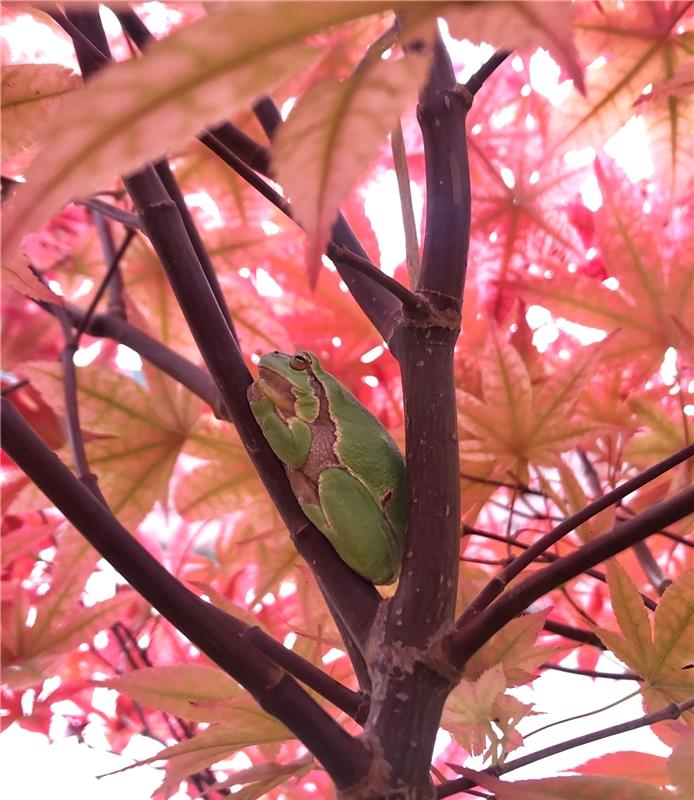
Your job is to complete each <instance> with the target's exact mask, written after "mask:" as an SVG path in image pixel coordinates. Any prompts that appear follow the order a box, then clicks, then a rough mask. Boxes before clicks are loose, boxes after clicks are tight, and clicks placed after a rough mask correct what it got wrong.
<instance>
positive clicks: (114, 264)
mask: <svg viewBox="0 0 694 800" xmlns="http://www.w3.org/2000/svg"><path fill="white" fill-rule="evenodd" d="M134 236H135V231H134V230H132V229H130V230H128V231H126V234H125V237H124V238H123V241H122V242H121V244H120V247H119V248H118V250H116V252H115V254H114V256H113V261H111V263H110V264H109V266H108V269H107V270H106V275H105V276H104V279H103V280H102V281H101V285H100V286H99V288H98V289H97V290H96V292H95V293H94V297H92V300H91V303H90V304H89V306H88V308H87V310H86V311H85V313H84V317H83V318H82V321H81V322H80V323H79V325H78V326H77V330H76V331H75V334H74V336H73V337H72V344H73V345H74V347H75V349H77V348H78V347H79V343H80V338H81V337H82V334H83V333H84V332H85V330H86V329H87V328H88V327H89V325H90V323H91V321H92V317H93V316H94V312H95V311H96V307H97V306H98V305H99V301H100V300H101V298H102V297H103V294H104V292H105V291H106V287H107V286H108V284H109V281H110V280H111V278H112V277H113V276H114V274H115V273H116V270H117V269H118V267H119V265H120V262H121V260H122V258H123V256H124V255H125V254H126V252H127V250H128V247H130V242H132V240H133V237H134Z"/></svg>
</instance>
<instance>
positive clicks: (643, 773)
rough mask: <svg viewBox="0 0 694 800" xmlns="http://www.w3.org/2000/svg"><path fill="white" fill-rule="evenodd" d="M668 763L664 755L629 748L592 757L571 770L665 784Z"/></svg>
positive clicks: (584, 773)
mask: <svg viewBox="0 0 694 800" xmlns="http://www.w3.org/2000/svg"><path fill="white" fill-rule="evenodd" d="M666 764H667V761H666V759H664V758H662V756H654V755H653V754H652V753H639V752H636V751H633V750H627V751H623V752H619V753H606V754H605V755H604V756H598V757H597V758H591V759H590V761H586V762H585V764H581V765H580V766H578V767H572V768H571V771H572V772H580V773H581V774H582V775H610V776H612V777H621V778H634V779H636V780H642V781H648V783H654V784H655V785H656V786H665V785H666V784H667V783H669V780H668V774H667V771H666V768H665V766H666Z"/></svg>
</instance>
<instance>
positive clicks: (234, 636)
mask: <svg viewBox="0 0 694 800" xmlns="http://www.w3.org/2000/svg"><path fill="white" fill-rule="evenodd" d="M0 403H1V410H2V417H1V419H2V439H3V448H4V449H5V451H6V452H7V454H8V455H9V456H10V458H12V459H13V460H14V461H15V462H16V464H17V465H18V466H19V468H20V469H22V470H23V471H24V472H25V473H26V474H27V476H28V477H29V478H30V479H31V480H32V481H33V482H34V483H35V484H36V485H37V486H38V487H39V488H40V489H41V491H42V492H43V493H44V494H45V495H46V497H48V499H49V500H50V501H51V502H52V503H54V504H55V506H56V507H57V508H58V509H60V511H62V512H63V514H64V515H65V516H66V518H67V519H68V520H69V521H70V522H71V523H72V524H73V525H74V526H75V527H76V528H77V529H78V530H79V531H80V532H81V533H82V535H83V536H84V537H85V538H86V539H87V541H88V542H89V543H90V544H91V545H92V546H93V547H95V548H96V549H97V550H98V551H99V553H101V555H102V556H103V557H104V558H105V559H106V560H107V561H108V562H109V563H110V564H111V565H112V566H113V567H114V568H115V569H116V570H117V571H118V572H119V573H120V574H121V575H122V576H123V577H124V578H125V580H127V581H128V583H129V584H130V585H131V586H132V587H133V588H134V589H135V590H136V591H137V592H139V593H140V594H141V595H142V596H143V597H144V598H145V599H146V600H147V601H148V602H150V603H151V604H152V605H153V606H154V608H156V609H157V610H158V611H159V612H160V613H161V614H162V616H164V617H166V619H168V620H169V621H170V622H171V623H172V624H173V625H174V626H175V627H176V628H178V630H180V631H181V632H182V633H183V634H184V635H185V636H186V637H187V638H188V639H189V640H190V641H191V642H192V643H193V644H195V645H196V646H197V647H199V648H200V650H202V651H203V652H204V653H205V654H206V655H207V656H209V658H211V659H212V661H214V662H215V663H216V664H218V665H219V666H220V667H221V668H222V669H223V670H224V671H225V672H227V673H228V674H229V675H231V676H232V677H233V678H234V679H235V680H237V681H238V682H239V683H240V684H241V685H242V686H244V687H245V688H246V689H248V691H249V692H251V694H252V695H253V696H254V697H255V698H256V700H257V701H258V703H259V704H260V705H261V707H262V708H263V709H265V710H266V711H267V712H268V713H269V714H272V715H273V716H275V717H277V719H279V720H281V721H282V722H283V723H284V724H285V725H287V727H288V728H290V730H292V731H293V732H294V734H295V735H296V736H297V737H298V738H299V739H300V740H301V741H302V742H303V743H304V744H305V745H306V747H307V748H308V749H309V750H311V752H313V753H314V754H315V756H316V758H318V760H319V761H321V763H322V764H323V765H324V766H325V768H326V770H327V771H328V772H329V773H330V774H331V777H332V778H333V779H334V780H335V782H336V783H337V784H338V786H341V787H343V788H346V787H348V786H352V785H354V784H355V783H357V782H358V781H359V780H360V779H361V778H362V777H363V775H364V774H365V773H366V771H367V770H368V766H369V763H370V759H371V756H370V754H369V753H368V751H367V750H366V748H365V747H364V745H363V744H361V743H360V742H358V741H357V740H356V739H353V738H352V737H351V736H349V735H348V734H347V733H346V732H345V731H344V730H343V729H342V728H341V727H340V726H339V725H337V723H336V722H335V721H334V720H333V719H332V718H331V717H330V716H328V714H326V713H325V711H323V710H322V709H321V708H320V706H318V705H317V704H316V703H315V702H314V701H313V700H312V699H311V697H310V696H309V695H307V694H306V692H305V691H304V690H303V689H301V688H300V687H299V686H298V684H297V683H296V682H295V681H294V680H293V679H292V678H290V677H289V675H288V674H287V673H285V672H284V670H282V669H280V667H279V666H278V665H277V664H275V663H274V662H273V661H271V660H270V659H269V658H268V657H267V656H266V655H265V654H264V653H263V652H261V651H260V650H259V649H258V648H257V647H256V646H254V645H253V644H251V643H250V642H249V641H247V640H246V638H245V628H246V626H244V625H243V624H240V623H239V622H238V621H237V620H235V619H234V618H233V617H231V616H229V615H227V614H225V613H224V612H222V611H220V610H219V609H215V608H214V606H210V605H209V604H207V603H204V602H203V601H202V600H200V598H198V597H197V596H196V595H194V594H193V593H192V592H191V591H190V590H189V589H187V588H186V587H185V586H183V584H181V583H180V581H178V579H177V578H175V577H174V576H173V575H171V574H170V573H169V572H168V571H167V570H166V569H164V567H162V566H161V564H159V562H158V561H156V559H154V558H153V557H152V556H151V555H150V554H149V552H148V551H147V550H146V549H145V548H144V547H143V546H142V545H141V544H140V543H139V542H138V541H137V540H136V539H135V538H134V537H132V536H131V535H130V534H129V533H128V531H127V530H126V529H125V528H124V527H123V526H122V525H121V524H120V523H119V522H118V520H116V519H115V517H114V516H113V515H112V514H111V513H110V512H109V511H108V509H107V508H106V507H105V506H104V505H103V504H102V503H101V502H100V501H99V500H97V499H96V497H94V495H93V494H92V493H91V492H90V490H89V489H87V488H86V487H85V486H83V485H82V484H81V483H80V482H79V481H78V480H77V478H75V476H74V475H72V473H71V472H70V470H69V469H68V468H67V467H66V466H65V464H63V462H62V461H60V459H59V458H58V457H57V456H56V455H55V454H54V453H53V452H52V451H51V450H49V449H48V447H47V446H46V445H45V444H44V443H43V441H42V440H41V439H40V438H39V437H38V436H37V435H36V433H35V432H34V431H33V430H32V428H30V427H29V425H27V423H26V422H25V421H24V419H23V418H22V416H21V414H20V413H19V412H18V411H17V410H16V409H15V408H14V406H13V405H12V403H10V402H9V401H8V400H5V399H3V400H1V401H0Z"/></svg>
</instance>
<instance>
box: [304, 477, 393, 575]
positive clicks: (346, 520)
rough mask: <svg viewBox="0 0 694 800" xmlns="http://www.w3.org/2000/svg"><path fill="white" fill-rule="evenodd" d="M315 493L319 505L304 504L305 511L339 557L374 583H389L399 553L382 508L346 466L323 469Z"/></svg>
mask: <svg viewBox="0 0 694 800" xmlns="http://www.w3.org/2000/svg"><path fill="white" fill-rule="evenodd" d="M318 495H319V498H320V507H316V506H313V507H304V512H305V513H306V515H307V516H308V517H309V518H310V519H311V521H312V522H313V523H314V524H315V525H316V526H317V527H318V528H320V530H321V531H322V532H323V533H324V534H325V535H326V536H327V538H328V539H329V541H330V543H331V544H332V546H333V547H334V548H335V550H336V551H337V553H338V555H339V556H340V558H341V559H342V560H343V561H344V562H345V563H347V564H349V566H350V567H352V569H353V570H354V571H355V572H358V573H359V574H360V575H362V576H363V577H365V578H367V579H368V580H370V581H372V582H373V583H376V584H384V583H392V582H393V581H394V580H395V579H396V577H397V576H398V573H399V571H400V562H401V559H402V553H401V551H400V548H399V546H398V544H397V539H396V537H395V535H394V533H393V530H392V528H391V527H390V524H389V522H388V520H387V518H386V516H385V514H384V513H383V509H382V508H381V506H380V504H379V503H378V502H377V501H376V500H375V499H374V497H373V496H372V495H371V493H370V492H369V491H368V489H367V488H366V487H365V486H364V484H363V483H361V481H359V480H358V479H357V478H355V477H354V476H353V475H351V474H350V473H349V472H348V471H347V470H345V469H341V468H339V467H334V468H330V469H325V470H323V472H322V473H321V476H320V479H319V481H318ZM321 523H322V524H321Z"/></svg>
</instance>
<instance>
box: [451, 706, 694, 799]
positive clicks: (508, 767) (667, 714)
mask: <svg viewBox="0 0 694 800" xmlns="http://www.w3.org/2000/svg"><path fill="white" fill-rule="evenodd" d="M690 708H694V699H690V700H685V702H683V703H679V704H678V703H672V704H671V705H669V706H666V707H665V708H663V709H661V710H660V711H655V712H654V713H652V714H645V715H644V716H642V717H637V718H636V719H633V720H630V721H629V722H622V723H620V724H619V725H611V726H610V727H609V728H603V729H602V730H599V731H593V733H587V734H586V735H585V736H577V737H576V738H574V739H568V740H567V741H565V742H560V743H559V744H555V745H552V746H551V747H545V748H543V749H542V750H538V751H537V752H536V753H530V754H528V755H527V756H522V757H521V758H515V759H513V761H507V762H506V763H505V764H503V765H502V766H500V767H492V768H491V769H487V770H484V771H485V772H486V773H487V774H488V775H505V774H506V773H507V772H511V771H512V770H514V769H520V767H525V766H527V765H528V764H533V763H534V762H535V761H541V760H542V759H543V758H548V757H549V756H554V755H556V754H557V753H563V752H564V751H565V750H572V749H573V748H574V747H580V746H581V745H584V744H589V743H590V742H597V741H599V740H600V739H606V738H608V737H609V736H617V735H619V734H620V733H628V732H629V731H634V730H636V729H637V728H643V727H645V726H646V725H655V723H656V722H664V721H665V720H668V719H679V717H681V716H682V714H684V713H685V711H688V710H689V709H690ZM474 786H477V784H476V783H475V782H474V780H471V779H470V778H456V779H455V780H452V781H447V782H446V783H442V784H440V785H439V786H437V787H436V797H437V798H442V797H450V796H451V795H453V794H456V793H457V792H465V791H467V790H468V789H471V788H473V787H474Z"/></svg>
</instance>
